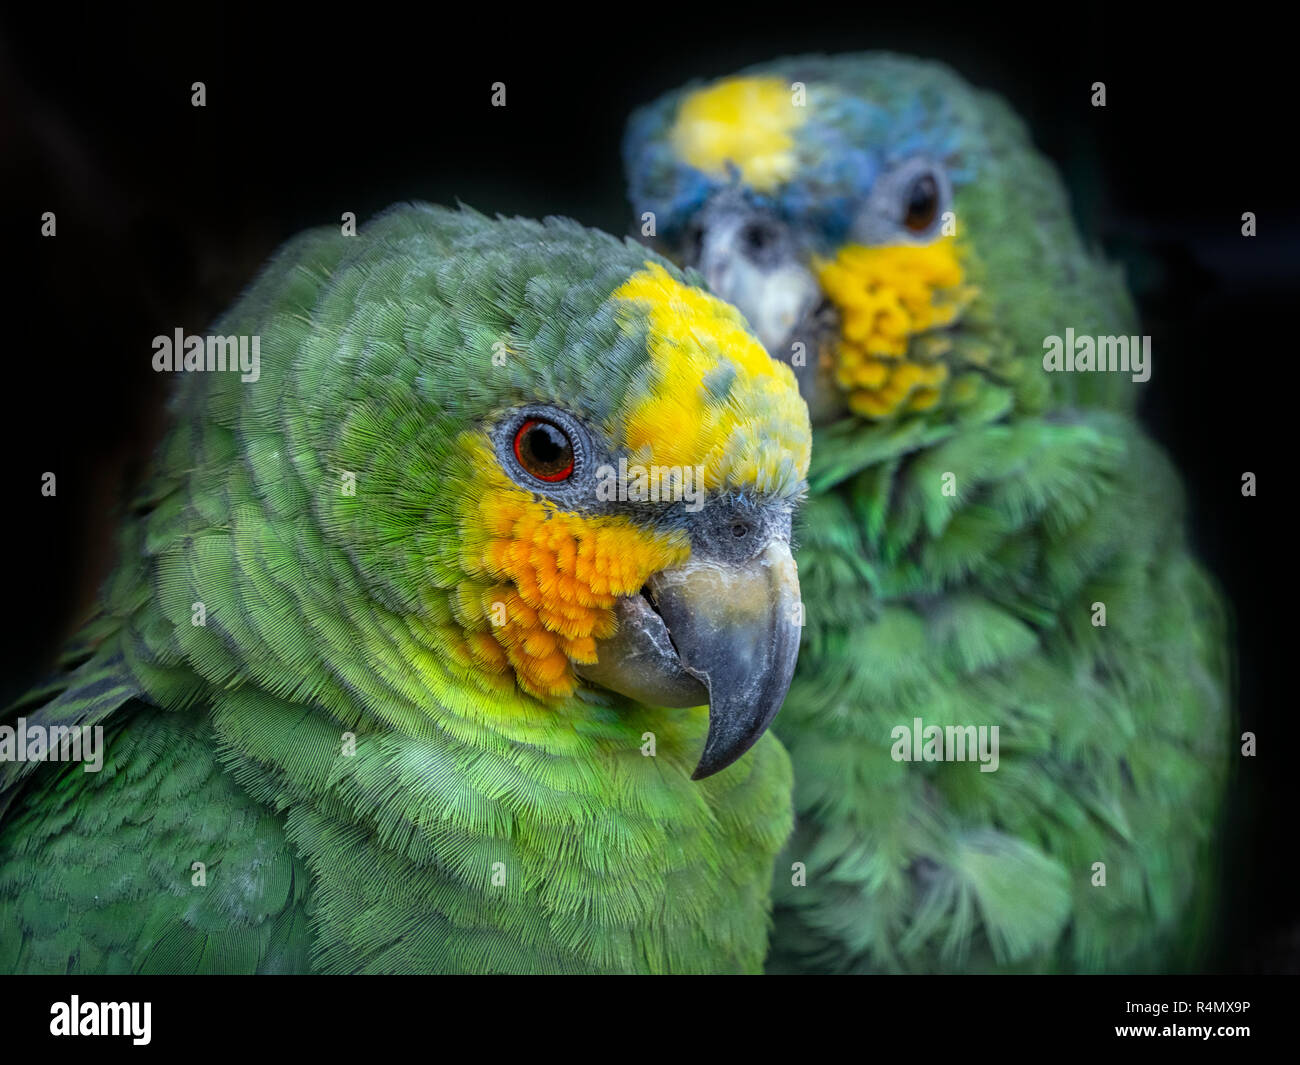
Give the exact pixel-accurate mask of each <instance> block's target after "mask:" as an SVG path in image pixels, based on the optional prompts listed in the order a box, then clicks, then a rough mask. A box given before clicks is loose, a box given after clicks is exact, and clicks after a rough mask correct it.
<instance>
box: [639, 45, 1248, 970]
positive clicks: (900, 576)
mask: <svg viewBox="0 0 1300 1065" xmlns="http://www.w3.org/2000/svg"><path fill="white" fill-rule="evenodd" d="M624 160H625V165H626V172H627V178H628V185H629V195H630V199H631V201H632V205H633V208H634V211H635V213H636V223H635V224H636V225H637V226H638V227H639V228H640V231H641V235H642V236H643V237H647V238H650V239H651V240H652V242H653V243H654V244H655V245H656V246H657V247H658V248H659V249H661V250H663V251H664V252H666V253H667V254H668V255H670V257H672V258H673V259H675V260H676V261H677V262H679V263H680V264H682V265H683V266H687V267H693V268H695V269H696V270H698V271H699V273H700V274H701V275H703V278H704V279H705V281H706V282H707V284H708V286H709V288H710V290H711V291H712V292H714V293H715V294H717V295H719V296H721V297H722V298H723V299H725V300H728V301H730V302H732V303H734V304H735V305H736V306H737V307H739V308H740V310H741V311H742V312H743V313H744V314H745V316H746V318H747V320H748V321H749V323H750V324H751V325H752V327H753V328H754V330H755V332H756V333H757V334H758V336H759V337H760V339H761V340H762V341H763V342H764V344H765V345H766V347H767V349H768V351H769V353H770V354H771V355H772V357H773V359H774V360H776V361H779V362H784V363H787V364H789V365H790V366H791V367H792V369H793V370H794V372H795V373H796V375H797V376H798V378H799V381H800V387H801V390H802V392H803V394H804V397H805V398H806V399H807V400H808V403H809V406H810V408H811V409H812V413H813V424H814V445H813V460H812V467H811V470H810V472H809V487H810V492H811V498H810V500H809V502H808V504H807V505H806V506H805V508H804V509H803V510H802V511H801V514H800V518H799V520H798V521H797V523H796V541H797V544H798V547H797V551H796V554H797V558H798V561H799V569H800V575H801V580H802V583H803V589H804V593H805V601H806V604H807V616H806V631H805V633H804V641H803V650H802V651H801V655H800V661H799V666H798V670H797V672H796V677H795V680H794V683H793V685H792V687H791V690H790V694H789V697H788V699H787V701H786V706H785V708H784V710H783V711H782V714H781V717H780V718H779V719H778V722H777V725H776V729H777V732H778V735H779V736H780V737H781V739H782V741H783V742H784V743H785V744H786V746H787V748H788V750H789V751H790V754H791V758H792V761H793V764H794V773H795V809H796V828H795V832H794V835H793V837H792V842H791V845H790V846H789V847H788V848H787V850H786V851H785V852H784V853H783V855H782V857H781V859H780V860H779V862H778V865H777V867H776V872H775V887H774V891H775V894H776V900H777V914H776V924H777V927H776V933H775V937H774V943H773V955H772V958H771V960H770V962H769V969H771V970H774V971H934V970H941V971H1059V970H1085V971H1089V970H1107V969H1109V970H1162V969H1166V968H1176V967H1191V966H1195V965H1196V964H1197V961H1198V958H1200V957H1201V956H1202V952H1203V950H1204V949H1205V947H1206V943H1207V940H1208V939H1209V938H1210V935H1211V932H1210V926H1211V925H1212V919H1211V915H1212V910H1213V905H1214V893H1215V888H1216V880H1217V870H1216V866H1215V862H1214V859H1213V855H1214V850H1215V832H1216V829H1217V827H1218V821H1219V816H1220V808H1221V803H1222V799H1223V796H1224V790H1225V786H1226V781H1227V775H1228V769H1229V763H1230V756H1231V753H1232V751H1233V747H1232V744H1231V741H1230V735H1229V732H1230V722H1231V699H1230V697H1229V687H1230V671H1231V654H1230V635H1229V624H1228V613H1227V610H1226V607H1225V604H1224V603H1223V602H1222V600H1221V597H1220V594H1219V592H1218V590H1217V588H1216V586H1215V584H1214V583H1213V582H1212V580H1211V579H1210V578H1209V577H1208V576H1207V574H1206V573H1205V572H1204V571H1203V570H1202V568H1201V567H1200V566H1199V565H1198V564H1197V562H1196V560H1195V559H1194V558H1193V557H1192V555H1191V554H1190V553H1189V549H1188V545H1187V540H1186V537H1185V532H1184V525H1185V518H1184V504H1183V498H1182V491H1181V487H1180V484H1179V478H1178V475H1177V473H1176V472H1175V470H1174V469H1173V468H1172V466H1171V465H1170V463H1169V461H1168V460H1167V458H1166V457H1165V456H1164V455H1163V454H1162V452H1161V451H1160V449H1159V448H1158V447H1157V446H1155V445H1154V444H1153V443H1152V442H1151V441H1150V440H1149V439H1148V438H1147V437H1146V435H1144V433H1143V431H1142V429H1141V428H1140V426H1139V425H1138V423H1137V421H1136V418H1135V414H1134V408H1135V397H1136V393H1137V390H1138V386H1137V383H1136V382H1140V381H1141V380H1144V379H1145V378H1146V376H1149V374H1150V372H1151V363H1150V360H1149V358H1146V357H1145V356H1146V354H1148V353H1149V348H1147V349H1144V348H1143V346H1142V341H1141V338H1139V337H1138V336H1136V335H1134V334H1136V333H1137V332H1138V327H1137V325H1136V321H1135V314H1134V311H1133V308H1132V305H1131V303H1130V300H1129V298H1128V296H1127V294H1126V291H1125V287H1124V283H1123V280H1122V278H1121V276H1120V273H1119V271H1118V270H1117V269H1115V268H1113V267H1111V266H1109V265H1108V264H1107V263H1106V262H1105V261H1103V260H1102V259H1101V258H1100V257H1099V256H1098V255H1096V254H1094V253H1093V252H1091V251H1090V250H1089V249H1088V248H1087V247H1086V246H1085V245H1084V243H1083V242H1082V240H1081V238H1080V235H1079V233H1078V232H1077V231H1076V228H1075V226H1074V224H1073V222H1072V220H1071V216H1070V211H1069V206H1068V203H1067V200H1066V196H1065V192H1064V189H1063V187H1062V185H1061V183H1060V181H1059V180H1058V178H1057V176H1056V174H1055V173H1054V171H1053V169H1052V167H1051V166H1050V164H1049V163H1048V162H1047V161H1046V160H1045V159H1044V158H1043V157H1042V156H1040V155H1039V154H1038V153H1037V152H1036V151H1035V150H1034V149H1033V147H1032V146H1031V143H1030V139H1029V137H1028V135H1027V133H1026V131H1025V128H1024V126H1023V124H1022V123H1021V122H1020V120H1019V119H1018V118H1017V117H1016V116H1015V115H1014V114H1013V113H1012V112H1011V111H1010V109H1009V108H1008V107H1007V106H1006V105H1005V104H1004V103H1003V102H1002V101H1001V100H999V99H997V98H996V97H994V96H992V95H989V94H987V93H984V92H979V91H976V90H974V89H972V88H971V87H970V86H968V85H967V84H966V83H965V82H964V81H963V80H961V79H960V78H959V77H957V76H956V75H954V74H953V73H952V72H951V71H949V70H948V69H947V68H945V67H943V66H941V65H938V64H934V63H930V62H922V61H918V60H913V59H909V58H905V57H899V56H893V55H888V54H860V55H845V56H837V57H818V56H810V57H799V58H788V59H782V60H778V61H775V62H772V63H769V64H765V65H761V66H758V67H754V68H751V69H748V70H746V71H743V72H742V73H740V74H737V75H735V76H732V77H726V78H723V79H721V80H717V81H713V82H711V83H707V84H701V83H696V84H693V85H690V86H688V87H686V88H683V89H681V90H678V91H675V92H672V93H670V94H668V95H667V96H665V97H663V98H661V99H659V100H658V101H656V102H654V103H653V104H651V105H650V106H648V107H645V108H643V109H642V110H640V111H638V112H637V113H636V114H635V115H634V116H633V118H632V119H631V121H630V123H629V126H628V130H627V134H626V139H625V144H624ZM1081 338H1082V339H1081ZM1121 342H1122V344H1123V346H1124V347H1123V353H1122V354H1121V348H1120V344H1121ZM1176 365H1177V364H1176V362H1175V359H1174V356H1173V355H1172V354H1171V355H1170V356H1169V358H1168V361H1166V362H1164V363H1163V364H1162V366H1163V369H1162V368H1161V367H1157V368H1156V372H1170V373H1175V372H1177V369H1176ZM1097 367H1104V368H1105V369H1106V371H1107V372H1100V371H1099V369H1098V368H1097ZM1058 371H1059V372H1058ZM1069 371H1073V372H1069ZM977 763H978V764H977Z"/></svg>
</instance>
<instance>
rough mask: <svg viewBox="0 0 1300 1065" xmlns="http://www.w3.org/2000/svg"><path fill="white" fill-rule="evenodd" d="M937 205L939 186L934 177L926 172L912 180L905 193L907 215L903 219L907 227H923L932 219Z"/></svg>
mask: <svg viewBox="0 0 1300 1065" xmlns="http://www.w3.org/2000/svg"><path fill="white" fill-rule="evenodd" d="M938 205H939V186H938V185H936V184H935V180H934V177H933V176H932V175H930V174H926V175H925V176H924V177H919V178H917V179H916V180H915V181H914V182H912V188H911V190H910V191H909V192H908V194H907V217H906V218H904V219H903V223H904V225H906V226H907V228H908V229H925V228H926V227H927V226H928V225H929V224H930V223H931V222H933V221H934V212H935V209H936V208H937V207H938Z"/></svg>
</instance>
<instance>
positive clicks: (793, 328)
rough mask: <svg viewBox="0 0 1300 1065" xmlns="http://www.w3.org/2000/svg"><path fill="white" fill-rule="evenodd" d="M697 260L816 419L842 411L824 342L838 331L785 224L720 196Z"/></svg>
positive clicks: (805, 257)
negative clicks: (788, 373)
mask: <svg viewBox="0 0 1300 1065" xmlns="http://www.w3.org/2000/svg"><path fill="white" fill-rule="evenodd" d="M706 217H707V220H708V225H707V227H706V229H705V233H704V236H703V237H702V238H701V241H700V246H699V248H698V250H697V252H696V253H695V254H694V255H693V256H692V257H691V262H690V265H692V266H694V267H695V268H696V269H697V270H699V271H700V273H701V274H703V275H704V280H705V281H706V282H707V284H708V286H709V288H710V290H711V291H712V292H713V293H714V294H715V295H717V296H719V297H720V298H721V299H723V300H725V301H726V302H727V303H730V304H732V305H733V306H735V307H736V308H738V309H739V310H740V312H741V314H743V315H744V316H745V320H746V321H747V322H748V323H749V326H750V328H751V329H753V331H754V334H755V335H756V336H757V337H758V339H759V340H760V341H761V342H762V344H763V347H764V348H766V349H767V353H768V354H769V355H771V356H772V358H773V359H775V360H776V361H777V362H781V363H785V364H786V365H788V366H789V367H790V368H791V369H792V370H793V371H794V375H795V378H796V380H797V381H798V382H799V391H800V393H801V394H802V395H803V398H804V400H805V402H807V404H808V408H809V412H810V414H811V416H812V419H813V422H814V424H816V423H818V422H822V421H826V420H829V419H830V418H832V417H834V416H835V415H836V414H838V413H839V405H838V404H839V390H838V389H837V388H835V387H834V382H833V380H832V379H831V374H830V368H829V366H830V364H829V360H826V359H823V358H822V348H823V346H824V345H825V344H826V343H827V341H828V340H829V339H831V338H834V337H835V336H837V335H838V333H839V319H838V314H837V312H836V311H835V309H834V308H833V307H832V306H831V304H830V302H829V301H828V300H827V298H826V295H825V293H824V292H823V291H822V287H821V283H820V282H819V281H818V280H817V278H816V277H815V276H814V274H813V271H812V269H811V267H810V260H809V255H808V253H807V251H806V250H805V249H804V248H802V247H800V246H799V245H798V244H797V243H796V242H795V240H794V238H793V236H792V234H791V233H790V230H789V227H788V226H786V225H785V224H784V223H781V222H778V221H776V220H774V219H773V218H771V217H770V216H768V215H767V214H766V213H765V212H761V211H754V210H752V209H750V208H747V207H739V206H736V205H735V204H731V203H729V202H728V201H727V200H726V198H725V197H722V198H720V204H719V206H718V207H716V208H714V209H713V210H711V211H710V212H709V213H708V215H707V216H706Z"/></svg>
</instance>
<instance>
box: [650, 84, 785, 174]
mask: <svg viewBox="0 0 1300 1065" xmlns="http://www.w3.org/2000/svg"><path fill="white" fill-rule="evenodd" d="M806 117H807V109H806V108H803V107H795V106H794V103H793V98H792V96H791V92H790V87H789V85H787V84H786V83H785V82H784V81H782V80H781V79H780V78H773V77H768V78H728V79H726V80H724V81H719V82H715V83H714V84H713V85H710V86H707V87H706V88H703V89H699V90H697V91H696V92H693V93H691V94H690V95H689V96H687V97H686V99H685V100H683V101H682V105H681V108H680V109H679V110H678V112H677V121H676V122H675V123H674V125H673V128H672V131H671V133H670V134H669V137H670V143H671V144H672V146H673V150H674V151H675V152H676V153H677V157H678V158H679V159H681V160H682V162H684V163H686V164H688V165H689V166H693V167H695V168H696V169H697V170H702V171H704V172H705V173H706V174H724V173H725V172H726V168H727V164H728V163H732V164H734V165H735V166H736V167H737V169H739V171H740V174H741V177H743V178H744V180H745V182H746V183H747V184H748V185H750V186H751V187H752V188H754V189H757V190H758V191H759V192H768V191H771V190H772V189H774V188H776V186H778V185H779V184H781V182H783V181H787V180H789V178H790V177H791V176H792V175H793V174H794V172H795V156H794V137H793V133H794V131H795V130H796V129H797V128H798V127H799V125H800V124H801V123H802V122H803V121H804V119H805V118H806Z"/></svg>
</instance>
